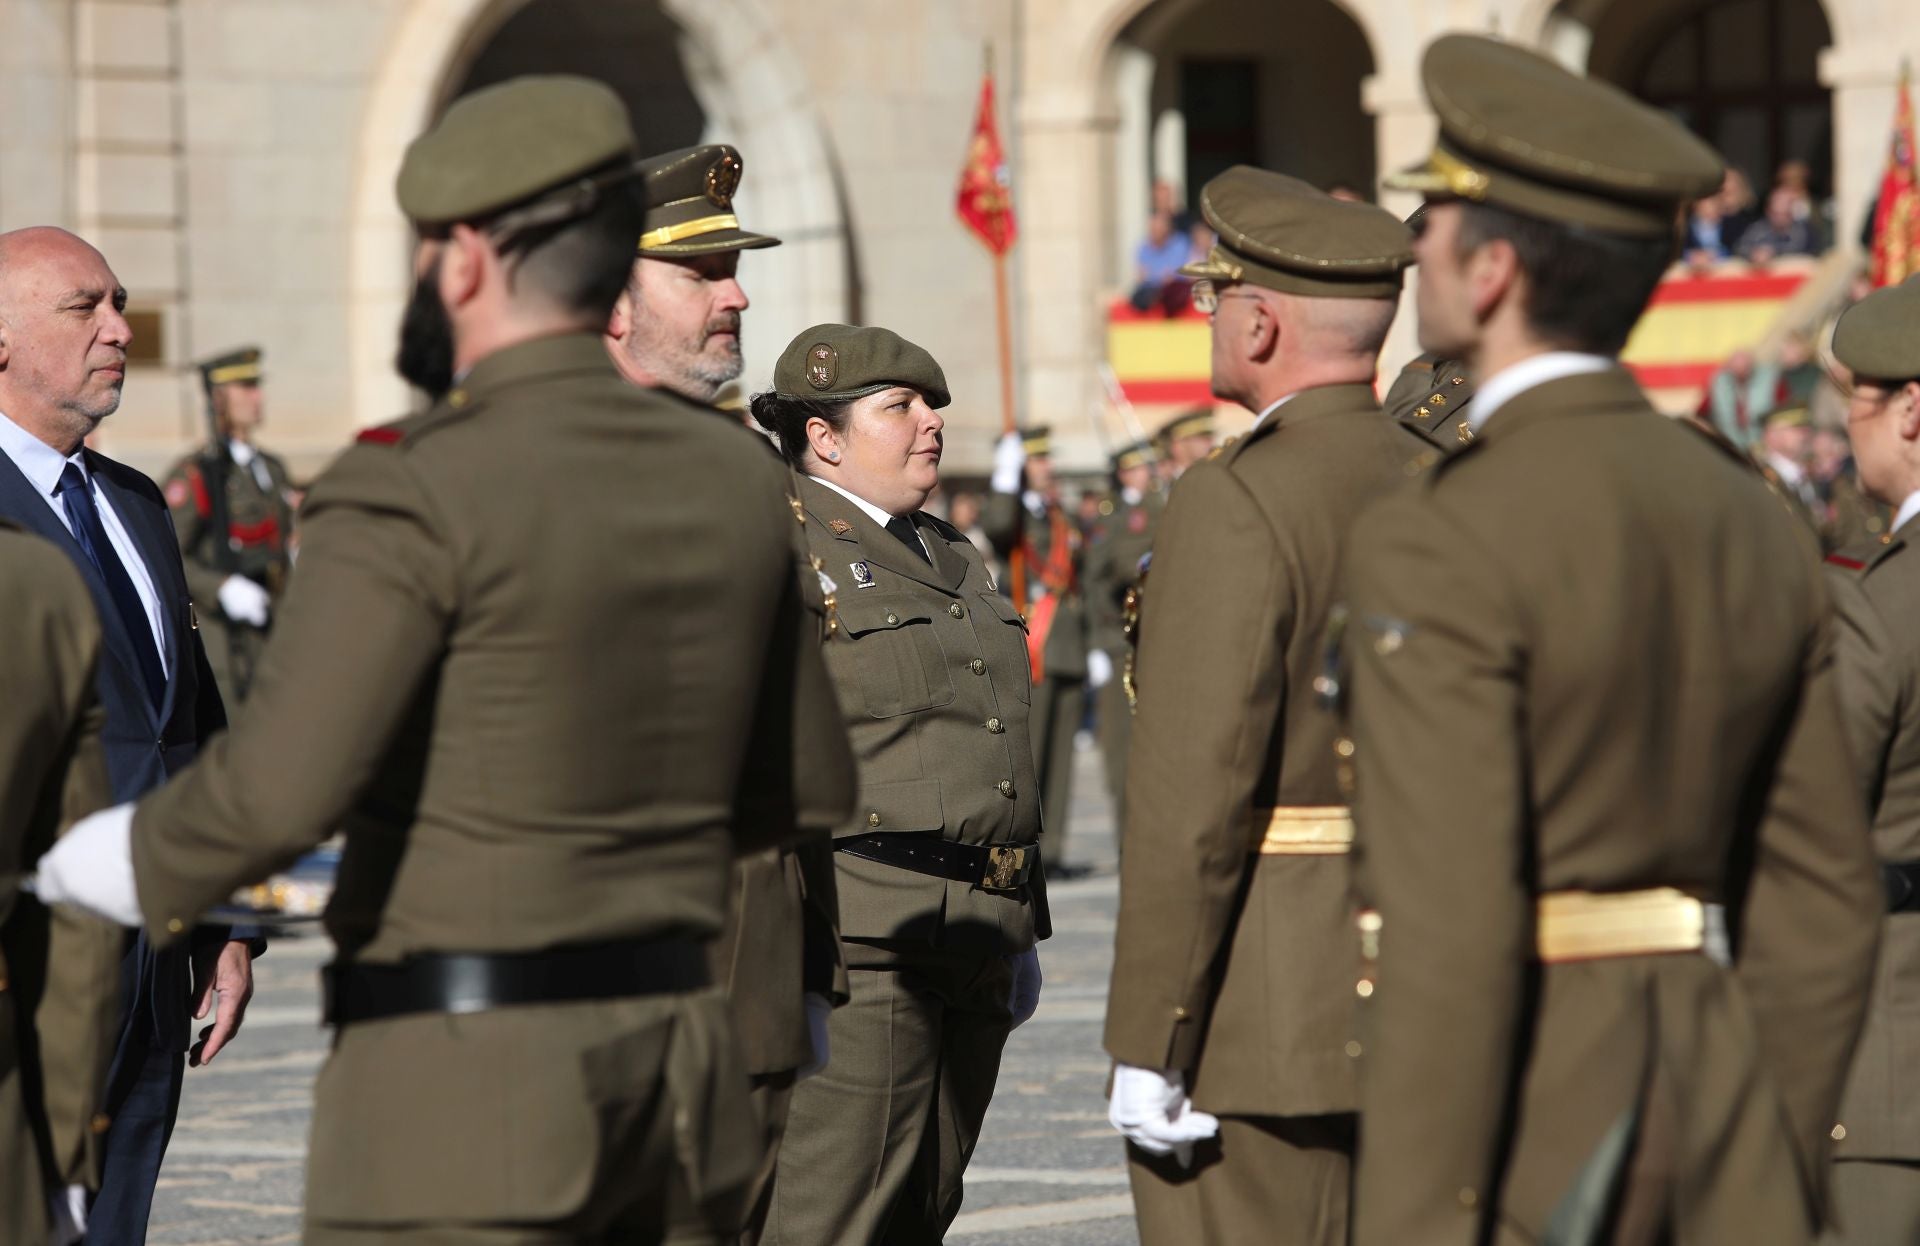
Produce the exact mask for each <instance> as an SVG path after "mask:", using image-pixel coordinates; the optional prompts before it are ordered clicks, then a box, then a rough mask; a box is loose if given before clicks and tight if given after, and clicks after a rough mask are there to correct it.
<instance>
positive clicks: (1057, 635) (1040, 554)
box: [980, 493, 1088, 679]
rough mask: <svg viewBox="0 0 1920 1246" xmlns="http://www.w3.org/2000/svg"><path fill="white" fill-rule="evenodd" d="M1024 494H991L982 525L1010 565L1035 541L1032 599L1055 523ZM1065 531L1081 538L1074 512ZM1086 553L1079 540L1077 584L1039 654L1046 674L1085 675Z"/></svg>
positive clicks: (1050, 506) (1074, 560) (1074, 559)
mask: <svg viewBox="0 0 1920 1246" xmlns="http://www.w3.org/2000/svg"><path fill="white" fill-rule="evenodd" d="M1021 497H1022V495H1021V494H1018V493H989V494H987V497H986V501H985V502H983V503H981V506H980V530H981V531H982V532H984V533H986V536H987V540H988V541H990V542H992V544H993V549H994V552H995V553H996V554H999V555H1000V557H1001V558H1003V559H1005V560H1006V562H1007V565H1008V566H1009V567H1011V566H1012V565H1013V555H1014V551H1015V550H1017V549H1019V548H1021V546H1022V544H1023V543H1024V542H1026V541H1027V540H1029V539H1030V540H1031V541H1032V544H1033V553H1034V557H1033V561H1032V565H1030V566H1029V567H1027V569H1026V576H1027V585H1026V587H1027V601H1028V602H1029V603H1032V601H1033V600H1034V598H1035V597H1037V596H1038V595H1039V594H1040V593H1042V592H1044V591H1045V587H1044V586H1043V585H1042V584H1041V583H1040V570H1041V568H1043V567H1045V566H1046V565H1047V563H1048V560H1049V559H1050V558H1051V557H1052V555H1053V539H1054V534H1053V524H1052V522H1051V519H1050V518H1049V519H1048V520H1041V519H1036V518H1035V517H1034V516H1033V514H1032V512H1030V511H1028V510H1027V506H1026V503H1025V502H1024V501H1022V500H1021ZM1058 510H1059V505H1058V504H1057V503H1053V502H1049V503H1047V512H1048V515H1049V516H1051V515H1052V514H1053V513H1054V512H1056V511H1058ZM1061 531H1062V532H1064V533H1066V534H1067V539H1068V540H1070V541H1074V542H1076V543H1077V542H1078V540H1079V537H1078V536H1077V534H1076V530H1075V528H1074V525H1073V518H1072V516H1066V524H1065V525H1064V526H1063V527H1062V528H1061ZM1084 557H1085V555H1084V551H1082V550H1081V549H1079V548H1077V546H1076V548H1074V549H1073V551H1072V556H1071V558H1070V560H1069V561H1070V562H1071V564H1072V566H1073V582H1074V584H1073V589H1072V590H1071V591H1070V592H1068V593H1066V594H1065V595H1064V596H1062V597H1061V598H1060V600H1059V602H1058V603H1057V604H1056V605H1055V608H1054V614H1053V622H1052V624H1051V626H1049V627H1048V629H1047V637H1046V640H1047V643H1046V648H1045V649H1043V650H1042V651H1041V654H1040V662H1041V671H1040V677H1041V678H1042V679H1053V678H1056V677H1057V678H1060V679H1085V678H1086V676H1087V648H1088V637H1087V628H1088V619H1087V606H1086V594H1085V584H1084V580H1085V571H1084V568H1083V560H1084ZM1005 587H1007V588H1008V589H1009V590H1011V587H1012V586H1011V584H1009V585H1006V586H1005Z"/></svg>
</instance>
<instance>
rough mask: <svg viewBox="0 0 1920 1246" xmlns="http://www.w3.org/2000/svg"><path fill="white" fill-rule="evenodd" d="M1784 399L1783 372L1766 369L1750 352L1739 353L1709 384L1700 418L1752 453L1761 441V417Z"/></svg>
mask: <svg viewBox="0 0 1920 1246" xmlns="http://www.w3.org/2000/svg"><path fill="white" fill-rule="evenodd" d="M1781 399H1782V391H1781V388H1780V373H1779V370H1778V369H1776V368H1774V367H1771V366H1768V365H1762V364H1761V362H1760V360H1759V359H1758V358H1757V357H1756V356H1755V355H1754V353H1753V352H1752V351H1750V350H1736V351H1734V352H1733V354H1731V355H1729V356H1727V361H1726V363H1724V364H1722V365H1721V367H1720V370H1719V371H1718V372H1716V373H1714V374H1713V380H1712V381H1710V382H1708V384H1707V392H1706V394H1705V395H1704V397H1703V398H1702V400H1701V403H1700V414H1701V415H1702V416H1703V417H1704V418H1706V419H1707V420H1708V421H1709V422H1710V423H1711V424H1712V425H1713V427H1714V428H1716V429H1718V430H1719V432H1720V435H1721V436H1722V437H1725V438H1726V439H1727V440H1728V441H1730V442H1732V443H1733V444H1734V445H1736V446H1738V447H1740V449H1742V450H1746V451H1748V452H1752V450H1753V449H1754V447H1755V446H1756V445H1757V444H1758V442H1759V441H1760V417H1761V416H1763V415H1765V414H1766V413H1767V412H1769V411H1771V410H1773V409H1774V408H1775V407H1777V406H1779V405H1780V403H1781Z"/></svg>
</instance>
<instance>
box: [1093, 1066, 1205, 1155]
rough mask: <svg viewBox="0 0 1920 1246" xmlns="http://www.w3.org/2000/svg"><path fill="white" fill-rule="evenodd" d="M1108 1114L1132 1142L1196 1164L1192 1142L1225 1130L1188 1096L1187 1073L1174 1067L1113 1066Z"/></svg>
mask: <svg viewBox="0 0 1920 1246" xmlns="http://www.w3.org/2000/svg"><path fill="white" fill-rule="evenodd" d="M1107 1119H1108V1120H1109V1121H1111V1122H1112V1123H1113V1127H1114V1128H1115V1129H1117V1130H1119V1131H1120V1133H1121V1134H1122V1136H1124V1137H1125V1138H1126V1140H1127V1141H1128V1142H1131V1143H1133V1145H1135V1146H1137V1147H1139V1148H1140V1149H1141V1150H1142V1151H1145V1152H1146V1153H1147V1154H1149V1155H1171V1156H1173V1158H1174V1159H1175V1160H1177V1161H1178V1162H1179V1164H1180V1167H1182V1168H1189V1167H1192V1165H1193V1144H1194V1143H1196V1142H1198V1141H1200V1140H1201V1139H1202V1138H1211V1137H1213V1136H1214V1135H1215V1134H1217V1133H1219V1132H1220V1122H1219V1121H1218V1120H1217V1119H1215V1118H1214V1117H1212V1116H1209V1115H1208V1114H1207V1113H1205V1112H1201V1111H1198V1110H1196V1109H1195V1108H1194V1106H1193V1101H1192V1100H1191V1099H1189V1098H1187V1083H1186V1078H1185V1077H1183V1076H1181V1075H1180V1074H1179V1073H1177V1072H1173V1071H1172V1070H1162V1069H1138V1068H1135V1067H1134V1066H1133V1065H1131V1064H1115V1065H1114V1066H1113V1098H1112V1100H1110V1101H1109V1102H1108V1104H1107Z"/></svg>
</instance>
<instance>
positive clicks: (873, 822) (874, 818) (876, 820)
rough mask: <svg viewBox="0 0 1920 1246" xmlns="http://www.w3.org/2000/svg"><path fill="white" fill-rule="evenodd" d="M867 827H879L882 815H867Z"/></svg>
mask: <svg viewBox="0 0 1920 1246" xmlns="http://www.w3.org/2000/svg"><path fill="white" fill-rule="evenodd" d="M867 825H868V826H879V825H880V815H879V814H877V813H870V814H868V815H867Z"/></svg>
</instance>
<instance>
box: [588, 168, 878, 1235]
mask: <svg viewBox="0 0 1920 1246" xmlns="http://www.w3.org/2000/svg"><path fill="white" fill-rule="evenodd" d="M640 170H641V173H640V177H641V187H642V190H643V192H644V194H645V196H646V206H647V218H646V221H645V226H644V229H643V232H642V233H641V235H640V244H639V254H638V256H637V257H636V258H635V259H634V262H633V272H632V275H630V276H629V277H628V278H627V288H626V289H625V290H624V291H623V292H622V293H621V295H620V298H619V300H618V301H617V302H615V304H614V307H613V317H612V319H611V320H610V321H609V322H608V326H607V352H608V354H610V355H611V356H612V357H613V366H614V367H615V368H617V369H618V370H619V372H620V374H621V375H622V376H624V377H626V378H627V379H628V380H629V381H632V382H633V383H634V384H636V385H644V386H646V387H648V388H650V389H655V390H659V391H663V392H665V393H668V394H676V395H678V396H679V397H681V398H683V399H686V400H687V405H686V408H685V410H686V415H687V418H689V419H711V418H712V417H713V416H714V415H715V414H716V408H715V407H714V406H713V403H714V402H715V401H716V400H717V399H718V398H719V396H720V391H721V389H722V387H724V386H725V385H727V384H728V383H729V382H731V381H733V380H735V379H736V378H738V377H739V375H740V367H741V360H740V321H741V315H742V313H744V312H745V311H746V310H747V294H746V291H745V290H744V289H743V288H742V287H741V283H740V278H739V268H740V253H741V252H742V251H748V250H758V249H761V248H765V247H777V246H779V245H780V240H779V239H778V238H772V237H768V236H767V235H765V234H756V233H751V232H749V231H747V230H745V229H742V228H741V227H740V220H739V217H738V216H736V215H735V214H734V211H733V194H734V191H735V189H736V188H737V187H738V186H739V184H740V175H741V172H742V170H743V166H742V163H741V160H740V153H739V152H737V151H735V150H734V149H733V148H731V147H728V146H725V145H724V144H712V145H709V146H705V147H688V148H684V149H682V150H680V151H672V152H668V153H667V154H665V155H663V156H654V157H651V158H650V159H647V160H645V161H642V162H641V165H640ZM794 537H795V541H796V545H797V554H798V555H799V556H800V557H801V558H802V559H803V560H804V558H805V543H804V540H802V539H801V534H800V533H799V532H798V531H796V532H795V533H794ZM800 574H801V575H802V577H803V578H802V586H803V591H805V592H807V593H810V594H811V595H812V596H815V597H817V596H818V595H819V592H818V579H817V577H816V576H815V574H814V572H813V571H812V569H811V568H809V567H804V565H803V567H802V568H801V569H800ZM833 874H834V871H833V844H832V839H831V837H830V836H829V835H828V833H827V832H826V830H825V829H824V828H822V829H820V830H819V832H818V833H817V834H815V835H814V836H812V837H811V838H810V839H808V840H806V841H805V842H800V843H795V844H791V845H788V846H786V847H782V848H771V849H768V850H767V851H765V852H762V853H756V854H755V855H753V856H750V857H743V858H741V859H740V860H739V861H737V862H736V863H735V864H734V873H733V889H732V891H731V892H730V894H729V897H728V903H727V925H726V929H725V931H724V932H723V933H722V935H721V937H720V938H719V939H718V940H717V941H716V942H715V943H714V948H713V955H714V970H715V976H716V977H717V978H718V979H719V981H720V983H721V985H722V986H724V987H726V990H727V1000H728V1002H729V1003H730V1004H731V1005H732V1008H733V1029H734V1037H735V1038H736V1039H738V1040H739V1045H740V1056H741V1060H742V1062H743V1063H744V1064H745V1065H746V1067H747V1076H748V1077H749V1079H750V1083H749V1085H750V1088H751V1090H752V1095H753V1100H754V1106H755V1108H756V1109H757V1110H758V1113H759V1116H760V1119H761V1121H762V1122H763V1123H764V1125H765V1127H766V1140H767V1141H766V1147H765V1154H764V1158H763V1159H762V1161H761V1165H760V1172H759V1175H758V1177H757V1179H756V1180H755V1182H754V1189H753V1191H752V1193H751V1195H750V1197H749V1200H748V1204H749V1207H750V1209H751V1210H750V1212H749V1215H748V1217H747V1223H746V1227H745V1231H744V1233H743V1234H742V1241H743V1243H747V1244H748V1246H750V1244H751V1243H752V1242H754V1241H757V1240H758V1238H759V1233H760V1228H761V1226H762V1225H763V1224H764V1223H765V1221H766V1213H767V1207H768V1205H769V1203H770V1200H771V1198H772V1193H773V1175H774V1160H775V1157H776V1156H777V1154H778V1152H779V1149H780V1139H781V1136H782V1135H783V1134H784V1133H785V1131H786V1123H787V1101H788V1098H789V1097H790V1096H791V1095H792V1093H793V1085H794V1082H795V1080H796V1079H797V1078H798V1076H799V1075H800V1073H801V1071H802V1070H807V1071H809V1072H817V1071H818V1070H819V1068H820V1066H821V1065H822V1064H823V1063H824V1062H825V1060H826V1057H827V1050H826V1042H827V1037H826V1026H827V1013H828V1012H830V1011H831V1010H832V1008H833V1005H834V1003H836V1002H844V1001H845V999H846V997H847V990H846V974H845V970H844V968H843V967H842V965H841V962H840V940H839V936H838V933H837V927H838V924H839V906H838V903H837V901H836V899H835V896H834V876H833Z"/></svg>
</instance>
